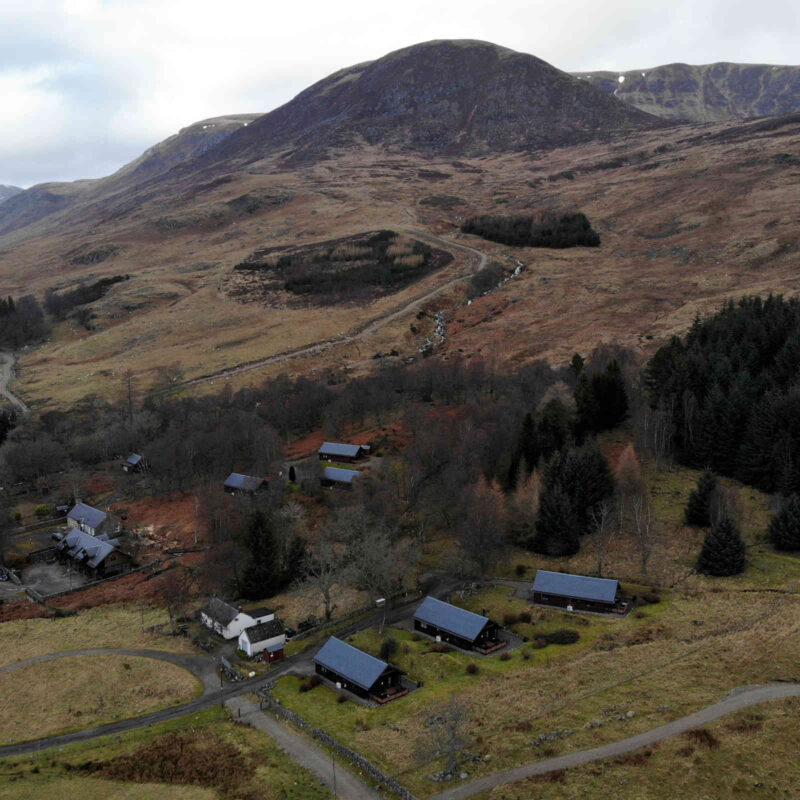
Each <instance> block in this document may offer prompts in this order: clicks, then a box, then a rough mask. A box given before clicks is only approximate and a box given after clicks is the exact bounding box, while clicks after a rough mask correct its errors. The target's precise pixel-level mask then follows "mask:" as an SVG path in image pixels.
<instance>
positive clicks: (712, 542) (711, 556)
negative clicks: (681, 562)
mask: <svg viewBox="0 0 800 800" xmlns="http://www.w3.org/2000/svg"><path fill="white" fill-rule="evenodd" d="M746 551H747V548H746V545H745V543H744V540H743V539H742V535H741V534H740V533H739V527H738V526H737V524H736V523H735V522H734V521H733V520H732V519H730V518H729V517H722V519H720V520H719V521H718V522H717V523H715V524H714V525H713V526H712V528H711V530H709V532H708V533H707V534H706V538H705V539H704V540H703V548H702V550H701V551H700V555H699V557H698V559H697V571H698V572H702V573H704V574H706V575H714V576H718V577H720V576H726V575H738V574H739V573H740V572H744V567H745V555H746Z"/></svg>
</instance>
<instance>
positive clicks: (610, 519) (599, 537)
mask: <svg viewBox="0 0 800 800" xmlns="http://www.w3.org/2000/svg"><path fill="white" fill-rule="evenodd" d="M616 511H617V508H616V506H615V504H614V501H613V500H611V499H606V500H603V501H601V502H599V503H597V504H596V505H595V506H593V507H592V508H591V509H590V511H589V525H590V530H591V538H592V543H593V544H594V552H595V556H596V557H597V576H598V577H599V578H602V577H603V565H604V564H605V560H606V554H607V553H608V548H609V546H610V545H611V540H612V539H613V538H614V536H615V534H616V532H617V528H616V526H615V525H614V522H615V520H614V515H615V512H616Z"/></svg>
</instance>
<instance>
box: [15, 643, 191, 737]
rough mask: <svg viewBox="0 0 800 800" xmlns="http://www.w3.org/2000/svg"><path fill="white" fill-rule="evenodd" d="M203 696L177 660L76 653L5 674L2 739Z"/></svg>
mask: <svg viewBox="0 0 800 800" xmlns="http://www.w3.org/2000/svg"><path fill="white" fill-rule="evenodd" d="M200 694H202V684H201V683H200V681H198V680H197V678H195V677H194V676H193V675H192V674H191V673H189V672H187V671H186V670H185V669H183V668H182V667H178V666H176V665H175V664H170V663H169V662H166V661H158V660H156V659H151V658H134V657H131V656H117V655H105V656H73V657H69V658H63V659H57V660H54V661H44V662H39V663H35V664H29V665H27V666H24V667H19V668H18V669H14V670H11V671H10V672H4V673H0V741H3V742H7V743H9V744H10V743H12V742H20V741H26V740H28V739H38V738H42V737H45V736H53V735H55V734H57V733H63V732H65V731H69V730H76V729H81V728H90V727H94V726H96V725H102V724H104V723H106V722H112V721H114V720H115V719H120V718H125V717H132V716H135V715H136V714H138V713H139V712H140V711H153V710H155V709H157V708H163V707H166V706H170V705H174V704H176V703H180V702H183V701H185V700H189V699H191V698H192V697H194V696H198V695H200Z"/></svg>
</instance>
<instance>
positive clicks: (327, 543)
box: [306, 537, 342, 621]
mask: <svg viewBox="0 0 800 800" xmlns="http://www.w3.org/2000/svg"><path fill="white" fill-rule="evenodd" d="M306 574H307V576H308V578H307V581H306V582H307V584H308V585H309V586H310V587H312V588H313V589H315V590H316V591H317V592H319V594H320V595H322V602H323V603H324V605H325V619H326V621H330V619H331V617H332V616H333V612H334V610H335V609H336V606H335V605H334V604H333V598H332V593H333V587H334V586H336V584H337V583H339V581H340V580H341V579H342V560H341V557H340V556H339V555H338V554H337V553H336V548H335V547H334V544H333V542H331V540H330V539H328V538H327V537H325V538H322V539H320V540H319V542H318V543H317V546H316V547H315V548H314V552H313V553H312V554H311V555H310V556H309V557H308V559H307V561H306Z"/></svg>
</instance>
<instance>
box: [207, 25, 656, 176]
mask: <svg viewBox="0 0 800 800" xmlns="http://www.w3.org/2000/svg"><path fill="white" fill-rule="evenodd" d="M657 124H658V120H656V119H654V118H653V117H652V116H650V115H648V114H645V113H642V112H640V111H638V110H637V109H633V108H631V107H630V106H627V105H626V104H624V103H621V102H619V101H618V100H617V98H615V97H612V96H609V95H608V94H606V93H604V92H601V91H598V90H596V89H595V88H594V87H593V86H591V85H589V84H588V83H587V82H585V81H579V80H576V79H575V78H573V77H572V76H570V75H568V74H567V73H565V72H562V71H561V70H558V69H556V68H555V67H552V66H551V65H550V64H548V63H546V62H544V61H542V60H541V59H539V58H536V57H535V56H531V55H526V54H524V53H517V52H515V51H513V50H507V49H505V48H503V47H498V46H497V45H494V44H490V43H488V42H479V41H472V40H455V41H433V42H426V43H424V44H419V45H414V46H413V47H407V48H405V49H403V50H397V51H396V52H394V53H390V54H389V55H387V56H384V57H383V58H380V59H378V60H377V61H370V62H367V63H363V64H358V65H356V66H354V67H349V68H347V69H343V70H340V71H339V72H336V73H334V74H333V75H330V76H329V77H327V78H324V79H323V80H321V81H319V82H318V83H316V84H314V85H313V86H311V87H310V88H308V89H306V90H305V91H304V92H302V93H301V94H299V95H298V96H297V97H295V98H294V99H293V100H291V101H290V102H289V103H287V104H286V105H284V106H281V107H280V108H278V109H276V110H275V111H272V112H270V113H268V114H265V115H264V116H263V117H261V118H260V119H259V120H257V121H256V122H254V123H253V124H251V125H250V126H248V127H247V129H242V130H239V131H237V132H236V133H234V134H232V135H231V136H230V137H228V139H226V140H225V141H224V142H222V143H221V144H220V145H219V146H218V147H216V148H215V149H214V150H213V151H211V152H210V153H209V154H208V157H209V160H222V159H233V160H234V161H252V160H255V159H258V158H261V157H263V156H265V155H267V154H270V153H273V152H275V151H277V150H281V149H287V150H289V151H290V154H291V155H294V156H295V157H299V158H314V157H316V156H319V155H322V154H323V153H324V151H325V150H326V149H327V148H332V147H341V146H348V145H352V144H357V143H359V142H366V143H368V144H371V145H384V146H389V147H393V148H397V149H401V150H415V151H421V152H432V153H448V152H452V153H460V154H463V155H477V154H483V153H490V152H504V151H512V150H523V149H531V148H540V147H553V146H559V145H567V144H574V143H576V142H581V141H586V140H589V139H592V138H595V137H598V136H606V135H611V134H613V133H615V132H618V131H623V130H631V129H636V128H648V127H652V126H654V125H657Z"/></svg>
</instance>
